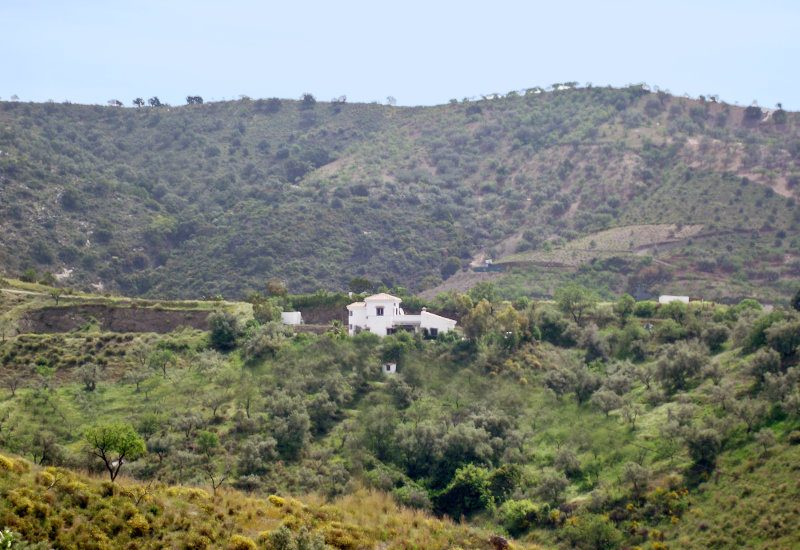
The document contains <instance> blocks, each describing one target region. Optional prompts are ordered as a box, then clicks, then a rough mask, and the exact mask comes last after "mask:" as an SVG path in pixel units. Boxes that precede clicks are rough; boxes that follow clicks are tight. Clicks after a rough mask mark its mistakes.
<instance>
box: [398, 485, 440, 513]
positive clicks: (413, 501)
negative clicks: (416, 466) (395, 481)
mask: <svg viewBox="0 0 800 550" xmlns="http://www.w3.org/2000/svg"><path fill="white" fill-rule="evenodd" d="M392 496H393V497H394V498H395V500H396V501H397V502H398V503H400V504H402V505H403V506H408V507H409V508H418V509H421V510H430V509H431V506H432V504H431V499H430V498H429V497H428V493H427V492H426V491H425V490H424V489H422V488H420V487H418V486H416V485H403V486H402V487H398V488H397V489H394V490H393V491H392Z"/></svg>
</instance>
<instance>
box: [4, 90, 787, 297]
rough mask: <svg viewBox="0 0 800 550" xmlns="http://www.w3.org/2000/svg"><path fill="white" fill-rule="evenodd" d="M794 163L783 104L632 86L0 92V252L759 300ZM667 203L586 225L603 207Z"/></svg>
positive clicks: (104, 267)
mask: <svg viewBox="0 0 800 550" xmlns="http://www.w3.org/2000/svg"><path fill="white" fill-rule="evenodd" d="M798 178H800V117H798V115H797V114H796V113H788V112H785V111H783V110H763V111H762V110H760V109H758V108H754V107H751V108H747V109H743V108H740V107H735V106H731V105H727V104H724V103H719V102H716V100H712V99H707V98H702V99H697V100H694V99H686V98H680V97H673V96H670V95H668V94H665V93H663V92H658V93H649V92H647V91H645V90H643V89H642V88H641V87H630V88H624V89H611V88H599V87H594V88H582V89H559V90H557V91H552V92H541V91H540V90H538V89H532V90H529V91H528V92H527V93H520V94H517V93H513V94H508V95H507V96H506V97H502V98H495V99H485V100H479V101H463V102H452V103H451V104H448V105H442V106H436V107H424V108H423V107H419V108H399V107H390V106H382V105H377V104H347V103H323V102H316V103H311V102H299V101H290V100H249V99H244V100H241V101H232V102H220V103H211V104H204V105H187V106H181V107H167V106H164V107H160V108H141V109H134V108H117V107H99V106H86V105H71V104H56V103H46V104H31V103H15V102H0V270H5V272H6V273H7V274H8V275H18V274H20V273H22V272H23V271H24V270H25V269H28V268H34V269H35V270H36V271H37V277H39V278H41V277H42V276H43V275H44V274H46V273H48V272H49V273H51V274H54V275H57V276H58V280H59V281H60V283H61V284H62V285H64V286H73V287H77V288H82V289H90V288H95V289H103V290H105V291H114V292H119V293H124V294H128V295H136V296H145V297H148V296H149V297H155V296H158V297H161V298H195V297H198V296H214V295H217V294H222V295H224V296H225V297H232V298H241V297H243V296H245V295H246V294H247V292H248V291H250V290H253V289H261V288H262V287H263V283H264V281H265V280H267V279H269V278H280V279H283V280H285V281H286V282H287V283H289V285H290V288H291V290H292V291H295V292H303V291H311V290H316V289H317V288H328V289H346V288H347V286H348V283H349V281H350V280H351V279H352V278H354V277H357V276H360V277H366V278H368V279H369V280H371V281H375V282H378V283H383V284H385V285H386V286H390V287H391V286H404V287H407V288H410V289H412V290H415V291H419V290H423V289H432V288H433V289H440V290H444V289H447V288H460V289H466V288H468V287H469V286H471V285H473V284H474V282H475V281H476V280H478V279H480V278H485V274H480V273H473V272H472V271H470V268H469V267H468V266H469V264H470V263H471V262H472V263H473V264H475V265H478V264H480V261H481V260H482V259H483V258H488V257H491V258H493V259H495V260H499V264H500V265H501V266H505V268H504V269H507V270H508V271H504V272H500V273H497V274H492V278H493V279H494V280H495V281H496V284H497V287H498V289H499V290H500V292H501V293H502V294H503V295H505V296H507V297H515V296H519V295H523V294H527V295H531V294H533V295H541V296H549V295H551V294H552V292H553V291H554V289H555V288H556V287H557V286H559V285H560V284H562V283H563V282H564V281H565V280H567V279H577V280H579V281H581V282H582V283H584V284H585V285H587V286H591V287H592V288H595V289H596V290H598V291H599V292H601V293H603V294H604V295H606V296H607V297H611V296H612V295H614V294H618V293H620V292H624V291H628V292H631V293H634V294H635V295H636V296H637V297H640V298H644V297H648V296H651V295H653V294H657V293H659V292H663V291H670V292H676V293H680V294H685V293H692V294H693V295H698V296H703V297H706V298H727V299H730V300H734V301H736V300H738V299H740V298H742V297H745V296H755V297H758V298H760V299H763V300H767V301H776V302H780V301H784V300H785V299H786V298H787V297H788V296H789V295H790V294H791V293H792V292H793V291H794V289H793V288H792V284H793V283H792V281H793V280H796V278H797V276H798V275H800V255H799V254H798V250H800V240H799V239H800V206H798V200H797V198H798V195H797V194H798V185H797V183H798ZM667 225H670V226H673V227H674V228H675V230H674V235H671V236H670V235H668V236H667V237H668V238H666V239H663V238H662V237H663V236H660V237H659V239H661V240H660V241H658V242H655V241H654V242H652V243H649V242H647V243H645V242H643V241H642V240H641V239H638V237H637V238H634V239H630V238H628V237H623V238H622V242H621V243H619V244H620V246H617V245H614V246H613V247H611V248H608V247H607V246H606V245H607V242H608V240H607V239H605V237H604V236H605V235H606V233H605V232H606V231H608V230H613V229H615V228H616V229H617V230H618V231H620V232H624V231H629V229H626V228H630V227H634V228H642V227H644V228H647V227H656V228H658V227H665V226H667ZM687 227H691V228H694V229H693V230H692V232H691V234H690V233H687V232H686V231H685V230H684V229H682V228H687ZM638 231H639V230H638V229H636V231H635V232H636V233H638ZM695 231H696V232H695ZM645 233H648V231H647V230H646V229H645ZM654 233H657V231H655V232H654ZM648 234H649V233H648ZM592 243H594V245H592ZM648 244H652V245H653V246H650V247H648V246H647V245H648ZM583 245H586V246H583ZM656 245H657V246H656ZM578 248H581V250H582V252H581V253H580V254H573V253H572V252H573V251H574V250H576V249H578ZM559 251H563V252H566V253H567V255H568V256H570V260H569V261H568V262H566V263H564V262H560V263H558V265H556V264H555V263H553V262H551V261H550V259H549V258H550V255H553V254H556V255H557V254H559ZM586 251H589V252H591V253H587V252H586ZM592 251H594V252H592ZM562 255H563V254H562ZM461 267H463V268H464V269H466V270H467V271H459V269H460V268H461ZM454 272H455V273H456V275H455V277H454V279H453V281H454V282H453V283H452V284H451V285H450V287H448V286H447V285H448V283H450V282H449V281H445V282H444V286H441V287H439V286H438V285H440V284H441V283H442V278H443V277H444V278H447V277H449V276H451V275H452V274H453V273H454ZM45 278H46V279H48V280H50V279H49V277H47V276H46V275H45ZM90 285H94V286H93V287H91V286H90ZM433 293H434V294H435V290H434V291H433Z"/></svg>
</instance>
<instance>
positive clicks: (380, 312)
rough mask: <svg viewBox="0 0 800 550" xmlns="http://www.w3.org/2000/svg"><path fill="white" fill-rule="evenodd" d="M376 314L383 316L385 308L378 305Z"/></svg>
mask: <svg viewBox="0 0 800 550" xmlns="http://www.w3.org/2000/svg"><path fill="white" fill-rule="evenodd" d="M375 315H377V316H378V317H382V316H383V308H382V307H376V308H375Z"/></svg>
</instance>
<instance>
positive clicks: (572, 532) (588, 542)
mask: <svg viewBox="0 0 800 550" xmlns="http://www.w3.org/2000/svg"><path fill="white" fill-rule="evenodd" d="M561 536H562V538H563V539H564V540H565V541H566V542H567V543H568V544H569V545H570V546H571V547H572V548H578V549H580V550H615V549H616V548H619V547H620V545H621V544H622V533H621V532H620V531H619V529H617V528H616V527H615V526H614V524H613V523H611V522H610V521H609V520H608V519H607V518H605V517H603V516H600V515H597V514H583V515H580V516H577V517H575V518H574V519H573V520H571V521H569V522H567V525H566V526H565V527H564V529H563V530H562V532H561Z"/></svg>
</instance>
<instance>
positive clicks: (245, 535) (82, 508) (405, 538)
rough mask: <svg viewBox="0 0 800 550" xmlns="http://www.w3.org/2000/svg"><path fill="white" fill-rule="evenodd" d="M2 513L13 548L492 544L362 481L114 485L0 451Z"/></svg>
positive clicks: (231, 549) (278, 549)
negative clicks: (279, 485) (288, 492)
mask: <svg viewBox="0 0 800 550" xmlns="http://www.w3.org/2000/svg"><path fill="white" fill-rule="evenodd" d="M376 510H377V511H380V512H381V513H375V512H376ZM0 523H2V524H3V525H4V526H5V529H7V530H10V531H12V532H13V533H16V535H14V540H15V541H16V542H15V543H12V545H11V546H10V547H11V548H32V549H41V550H45V549H47V548H93V549H104V548H136V549H140V548H141V549H144V548H154V549H155V548H159V549H163V548H175V549H179V548H194V549H206V548H208V549H211V548H224V549H228V550H255V549H256V548H267V549H270V550H290V549H293V548H303V549H307V550H325V549H326V548H343V549H347V548H352V549H355V548H369V547H375V546H376V545H380V547H381V548H386V549H390V548H408V547H409V545H412V546H413V547H417V548H448V547H453V546H457V547H465V548H476V549H478V548H483V549H486V550H491V548H492V545H491V544H490V542H489V539H490V534H489V533H486V532H483V531H481V530H479V529H472V528H469V527H467V526H463V525H456V524H454V523H453V522H450V521H447V520H439V519H436V518H433V517H431V516H430V515H428V514H426V513H424V512H421V511H418V510H411V509H408V508H402V507H399V506H397V504H395V503H394V502H393V501H392V499H391V498H390V497H388V496H387V495H385V494H382V493H379V492H375V491H367V490H364V489H360V490H358V491H356V492H354V494H352V495H349V496H347V497H342V498H339V499H337V500H335V501H333V502H327V503H326V502H324V501H321V500H320V499H318V498H315V497H313V496H311V497H309V499H308V500H307V501H306V502H301V501H299V500H297V499H293V498H290V497H281V496H278V495H269V496H268V497H262V498H257V497H254V496H252V495H249V494H245V493H241V492H239V491H235V490H231V489H228V488H223V489H221V490H219V491H215V492H213V493H211V492H207V491H206V490H205V489H201V488H198V487H189V486H166V485H164V484H163V483H157V482H156V483H153V482H150V483H139V482H136V481H133V480H128V479H124V480H122V481H121V482H117V484H116V485H111V484H110V483H108V482H107V481H103V480H101V479H99V478H97V477H96V476H90V475H87V474H80V473H76V472H74V471H70V470H67V469H64V468H57V467H53V466H48V467H40V466H36V465H33V464H31V463H30V462H28V461H26V460H24V459H21V458H16V457H9V456H4V455H0ZM287 526H291V529H290V528H289V527H287ZM0 536H2V535H0ZM0 540H3V541H4V542H5V539H0ZM23 541H24V542H26V543H29V544H30V546H22V544H23ZM51 545H52V546H51ZM514 548H519V549H522V548H531V549H534V548H535V546H533V545H523V544H521V545H514Z"/></svg>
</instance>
